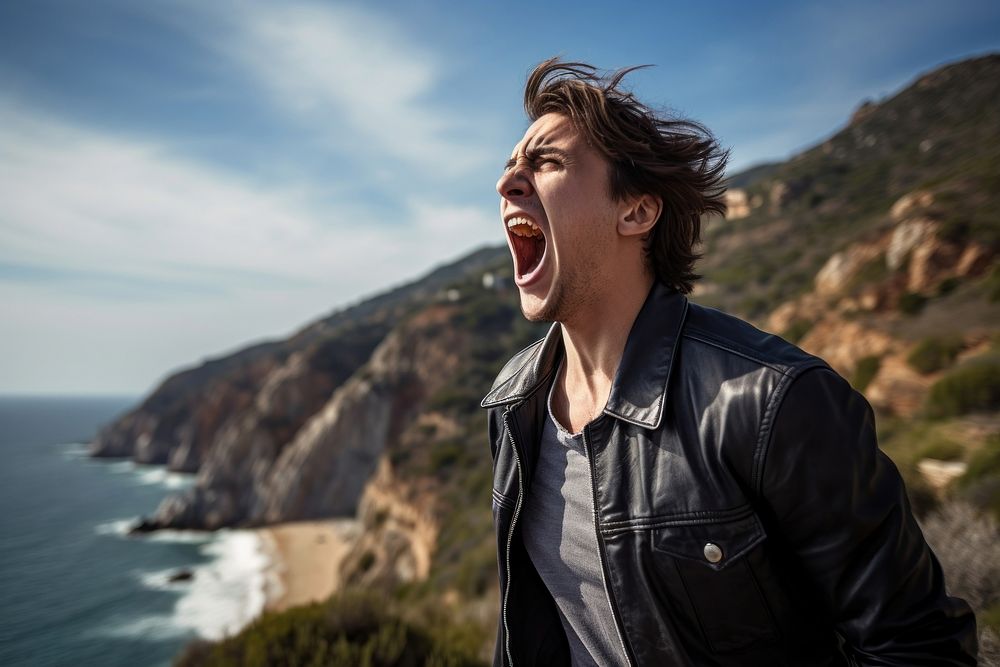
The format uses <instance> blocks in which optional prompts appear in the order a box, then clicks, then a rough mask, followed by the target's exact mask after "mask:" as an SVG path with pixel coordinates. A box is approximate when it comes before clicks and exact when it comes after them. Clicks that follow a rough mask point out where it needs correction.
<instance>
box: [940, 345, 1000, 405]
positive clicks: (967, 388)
mask: <svg viewBox="0 0 1000 667" xmlns="http://www.w3.org/2000/svg"><path fill="white" fill-rule="evenodd" d="M997 409H1000V355H989V356H987V357H985V358H980V359H976V360H974V361H970V362H969V363H967V364H964V365H962V366H959V367H958V368H955V369H954V370H952V371H951V372H949V373H948V374H947V375H945V376H944V377H943V378H941V379H940V380H938V381H937V382H935V383H934V386H933V387H931V391H930V394H929V395H928V396H927V414H928V415H929V416H931V417H953V416H956V415H962V414H966V413H969V412H977V411H981V410H997Z"/></svg>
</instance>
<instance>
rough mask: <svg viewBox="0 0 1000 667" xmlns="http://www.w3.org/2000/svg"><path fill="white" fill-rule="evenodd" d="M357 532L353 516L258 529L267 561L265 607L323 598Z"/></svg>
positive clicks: (337, 578)
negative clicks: (351, 517) (350, 517)
mask: <svg viewBox="0 0 1000 667" xmlns="http://www.w3.org/2000/svg"><path fill="white" fill-rule="evenodd" d="M358 531H359V526H358V522H357V521H356V520H355V519H335V520H325V521H296V522H289V523H282V524H277V525H274V526H269V527H267V528H260V529H258V533H259V535H260V538H261V543H262V545H263V550H264V553H265V555H266V556H267V558H268V560H269V561H270V564H269V565H268V567H267V570H266V583H265V595H266V599H267V601H266V603H265V609H266V610H267V611H280V610H283V609H287V608H289V607H294V606H297V605H301V604H307V603H309V602H316V601H319V600H324V599H326V598H327V597H329V596H330V595H331V594H332V593H333V592H335V591H336V590H337V589H338V588H339V586H340V564H341V562H342V561H343V559H344V557H345V556H346V555H347V553H348V551H349V549H350V545H351V544H352V543H353V541H354V540H355V539H356V536H357V534H358Z"/></svg>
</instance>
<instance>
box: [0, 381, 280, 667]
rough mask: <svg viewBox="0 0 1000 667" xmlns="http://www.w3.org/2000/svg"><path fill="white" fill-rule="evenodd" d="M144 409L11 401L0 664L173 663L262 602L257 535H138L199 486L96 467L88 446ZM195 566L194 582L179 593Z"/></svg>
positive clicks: (4, 416)
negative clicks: (167, 499) (179, 575)
mask: <svg viewBox="0 0 1000 667" xmlns="http://www.w3.org/2000/svg"><path fill="white" fill-rule="evenodd" d="M136 400H137V399H135V398H129V397H117V398H89V397H88V398H72V397H70V398H49V397H45V398H37V397H30V398H29V397H0V457H2V458H0V461H2V464H0V600H2V603H0V665H4V666H6V667H11V666H13V665H31V666H32V667H42V666H48V665H73V666H81V667H82V666H84V665H100V666H101V667H117V666H122V667H125V666H126V665H127V666H128V667H136V666H147V665H148V666H151V667H159V666H165V665H169V664H170V663H171V660H172V658H173V657H174V656H175V655H176V654H177V653H178V652H179V651H180V650H181V648H182V647H183V646H184V644H185V643H187V642H188V641H190V640H191V639H193V638H195V637H199V636H200V637H206V638H211V639H215V638H219V637H222V636H224V635H226V634H231V633H233V632H235V631H237V630H238V629H239V628H240V627H242V626H243V625H245V624H246V623H248V622H249V621H250V620H252V619H253V618H254V617H255V616H256V615H257V614H258V613H259V612H260V610H261V609H262V608H263V605H264V577H265V574H264V572H265V568H266V567H267V564H268V563H267V559H266V557H265V556H264V552H263V551H262V548H261V543H260V539H259V537H258V536H257V535H256V534H255V533H253V532H251V531H241V530H232V531H218V532H216V533H214V534H209V533H193V532H181V531H160V532H158V533H154V534H152V535H150V536H144V537H128V536H127V535H126V530H127V528H128V526H129V525H130V524H131V522H132V521H134V520H135V519H136V518H137V517H139V516H140V515H144V514H150V513H151V512H152V511H153V510H154V509H155V508H156V506H157V505H158V504H159V502H160V500H162V499H163V498H164V496H166V495H167V494H169V493H171V492H174V491H179V490H182V489H183V488H184V487H185V486H187V485H189V484H191V483H192V482H193V476H190V475H179V474H176V473H168V472H167V471H166V470H165V468H163V467H162V466H138V465H135V464H133V463H132V462H131V461H127V460H107V459H92V458H90V457H88V456H87V453H86V443H87V442H88V441H89V440H90V439H91V437H92V436H93V435H94V434H95V433H96V432H97V429H98V428H99V427H100V426H101V425H103V424H105V423H107V422H108V421H110V420H112V419H113V418H114V417H115V416H116V415H118V414H120V413H122V412H123V411H125V410H126V409H128V408H129V407H131V406H132V405H133V404H134V403H135V402H136ZM181 569H188V570H190V571H191V572H192V573H193V575H194V576H193V577H192V579H191V580H189V581H186V582H176V583H171V582H170V581H169V578H170V576H171V574H173V573H176V572H177V571H178V570H181Z"/></svg>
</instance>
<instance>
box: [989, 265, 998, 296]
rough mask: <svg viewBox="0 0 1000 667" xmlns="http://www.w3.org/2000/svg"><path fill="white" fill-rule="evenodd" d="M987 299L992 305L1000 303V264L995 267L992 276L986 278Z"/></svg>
mask: <svg viewBox="0 0 1000 667" xmlns="http://www.w3.org/2000/svg"><path fill="white" fill-rule="evenodd" d="M986 298H988V299H989V300H990V303H997V302H998V301H1000V264H997V265H996V266H994V267H993V270H992V271H990V275H989V276H987V277H986Z"/></svg>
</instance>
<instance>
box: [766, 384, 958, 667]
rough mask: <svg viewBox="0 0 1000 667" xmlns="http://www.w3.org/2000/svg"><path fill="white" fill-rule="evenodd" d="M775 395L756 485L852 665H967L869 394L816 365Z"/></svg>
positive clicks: (935, 566) (954, 610)
mask: <svg viewBox="0 0 1000 667" xmlns="http://www.w3.org/2000/svg"><path fill="white" fill-rule="evenodd" d="M777 402H778V404H777V405H775V406H772V410H773V411H774V412H773V414H772V415H768V416H767V417H771V418H773V422H772V427H771V430H770V437H769V438H767V439H766V440H765V441H764V442H763V444H762V447H761V449H760V451H759V459H758V465H759V467H758V470H760V474H759V477H758V489H757V491H758V493H759V495H760V497H761V498H762V499H763V501H764V505H765V508H766V511H767V512H768V513H769V514H770V518H771V520H772V521H774V522H775V524H776V526H777V530H778V531H779V533H780V536H781V539H782V541H783V543H784V544H785V545H786V546H787V548H790V549H791V550H792V553H793V554H794V557H795V558H796V560H797V561H798V563H799V565H800V566H801V567H802V569H803V570H804V574H805V575H806V576H807V577H808V578H809V580H810V581H812V582H813V583H814V585H815V586H816V593H817V594H818V595H819V598H820V599H821V600H822V601H823V602H824V603H825V604H826V605H827V606H828V609H827V612H828V614H829V616H830V618H832V619H833V621H834V623H835V626H836V628H837V632H838V634H839V635H840V637H841V639H842V641H843V643H844V650H845V651H846V652H848V654H849V655H851V657H853V659H854V660H855V661H856V662H857V663H858V664H860V665H907V666H910V667H912V666H914V665H975V664H976V658H975V655H976V652H977V646H976V643H977V640H976V621H975V617H974V616H973V614H972V611H971V610H970V608H969V606H968V605H967V604H966V603H965V602H964V601H963V600H959V599H957V598H953V597H949V596H948V595H947V594H946V593H945V587H944V577H943V575H942V572H941V566H940V564H939V563H938V560H937V558H936V557H935V556H934V554H933V552H932V551H931V550H930V548H929V547H928V545H927V542H926V541H925V540H924V537H923V534H922V533H921V532H920V528H919V526H918V525H917V522H916V520H915V519H914V517H913V514H912V512H911V511H910V506H909V502H908V501H907V498H906V492H905V489H904V487H903V482H902V479H901V478H900V476H899V472H898V471H897V470H896V468H895V466H894V465H893V464H892V462H891V461H890V460H889V459H888V457H886V456H885V454H883V453H882V452H881V450H879V448H878V445H877V443H876V437H875V423H874V416H873V414H872V410H871V407H870V406H869V405H868V402H867V401H866V400H865V399H864V397H863V396H861V394H859V393H858V392H856V391H854V390H853V389H852V388H851V386H850V385H849V384H848V383H847V382H846V381H845V380H844V379H843V378H841V377H840V376H839V375H837V374H836V373H834V372H833V371H831V370H830V369H829V368H826V367H817V368H813V369H809V370H806V371H804V372H803V373H802V374H801V375H800V376H799V377H798V378H797V379H795V380H794V381H793V382H792V384H791V385H790V386H789V387H788V389H787V390H786V391H784V392H782V393H781V397H780V398H778V399H777ZM767 417H765V420H766V419H767Z"/></svg>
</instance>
